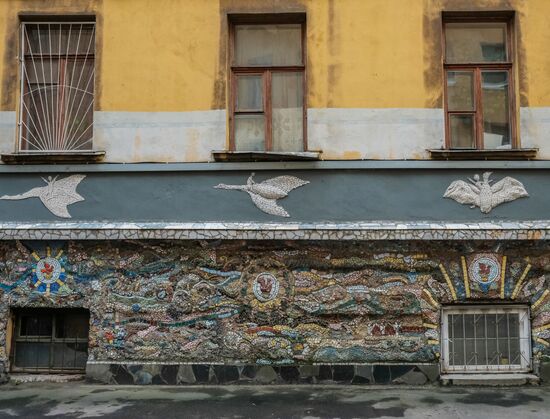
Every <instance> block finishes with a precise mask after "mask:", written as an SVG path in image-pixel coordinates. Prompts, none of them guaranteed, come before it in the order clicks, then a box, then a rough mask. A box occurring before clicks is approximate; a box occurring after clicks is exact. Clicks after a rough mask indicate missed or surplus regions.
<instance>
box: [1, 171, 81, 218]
mask: <svg viewBox="0 0 550 419" xmlns="http://www.w3.org/2000/svg"><path fill="white" fill-rule="evenodd" d="M85 177H86V175H71V176H67V177H66V178H63V179H59V180H57V176H56V177H55V178H53V179H52V177H51V176H48V179H44V178H42V179H43V180H44V182H46V183H47V185H46V186H40V187H38V188H32V189H31V190H29V191H27V192H25V193H22V194H19V195H4V196H2V197H0V199H9V200H18V199H27V198H40V200H41V201H42V203H43V204H44V206H45V207H46V208H47V209H48V210H49V211H50V212H51V213H52V214H54V215H57V216H58V217H62V218H71V214H69V211H68V210H67V206H69V205H71V204H74V203H75V202H80V201H84V198H83V197H82V196H80V195H79V194H78V193H77V192H76V187H77V186H78V184H79V183H80V182H81V181H82V179H84V178H85Z"/></svg>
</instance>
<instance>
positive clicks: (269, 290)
mask: <svg viewBox="0 0 550 419" xmlns="http://www.w3.org/2000/svg"><path fill="white" fill-rule="evenodd" d="M252 291H253V292H254V296H255V297H256V298H257V299H258V300H259V301H261V302H262V303H265V302H267V301H271V300H273V299H274V298H276V297H277V295H278V294H279V280H278V279H277V278H275V276H274V275H273V274H271V273H269V272H262V273H261V274H259V275H258V276H257V277H256V278H255V279H254V283H253V284H252Z"/></svg>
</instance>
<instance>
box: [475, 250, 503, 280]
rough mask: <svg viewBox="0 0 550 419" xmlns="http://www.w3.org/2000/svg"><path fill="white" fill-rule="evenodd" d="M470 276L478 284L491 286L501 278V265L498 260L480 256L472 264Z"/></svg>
mask: <svg viewBox="0 0 550 419" xmlns="http://www.w3.org/2000/svg"><path fill="white" fill-rule="evenodd" d="M468 274H469V275H470V278H471V279H472V280H473V281H475V282H477V283H478V284H480V285H484V286H489V285H490V284H492V283H493V282H495V281H497V280H498V278H499V277H500V263H499V262H498V260H497V259H496V258H493V257H490V256H479V257H477V258H475V259H474V260H473V261H472V263H471V264H470V267H469V269H468Z"/></svg>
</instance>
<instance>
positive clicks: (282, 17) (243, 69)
mask: <svg viewBox="0 0 550 419" xmlns="http://www.w3.org/2000/svg"><path fill="white" fill-rule="evenodd" d="M268 24H275V25H291V24H299V25H300V26H301V42H302V44H301V47H302V65H291V66H237V65H235V46H236V45H235V42H236V38H235V27H236V26H238V25H268ZM306 60H307V52H306V16H305V14H304V13H281V14H274V15H273V14H269V15H262V14H252V15H248V14H246V15H232V16H229V70H230V75H229V78H230V94H229V109H230V112H229V149H230V151H236V144H235V115H264V116H265V142H264V145H265V149H264V152H270V151H273V130H272V126H273V113H272V103H271V75H272V74H273V73H292V72H301V73H302V74H303V76H302V94H303V98H302V108H303V111H302V129H303V133H302V138H303V144H302V147H303V151H307V100H306V99H307V74H306V62H307V61H306ZM240 75H260V76H262V86H263V90H262V99H263V111H237V80H238V77H239V76H240ZM242 151H247V150H242ZM280 152H282V153H284V152H285V150H282V151H280Z"/></svg>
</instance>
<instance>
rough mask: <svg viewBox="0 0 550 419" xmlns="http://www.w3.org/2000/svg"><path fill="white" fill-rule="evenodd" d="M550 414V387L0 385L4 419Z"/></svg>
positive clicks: (501, 418)
mask: <svg viewBox="0 0 550 419" xmlns="http://www.w3.org/2000/svg"><path fill="white" fill-rule="evenodd" d="M41 417H53V418H96V417H101V418H124V419H127V418H139V419H146V418H162V419H169V418H184V419H194V418H262V419H263V418H301V419H314V418H341V419H346V418H419V419H420V418H421V419H426V418H438V419H439V418H443V419H447V418H448V419H453V418H461V419H465V418H480V419H481V418H483V419H487V418H498V419H530V418H533V419H543V418H550V387H543V386H541V387H537V386H531V387H514V388H490V387H481V388H479V387H468V388H465V387H440V386H429V387H404V386H397V387H395V386H394V387H390V386H384V387H382V386H327V385H323V386H307V385H299V386H190V387H171V386H142V387H140V386H108V385H89V384H85V383H80V382H76V383H59V384H57V383H22V384H18V385H16V384H6V385H3V386H0V418H29V419H31V418H41Z"/></svg>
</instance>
